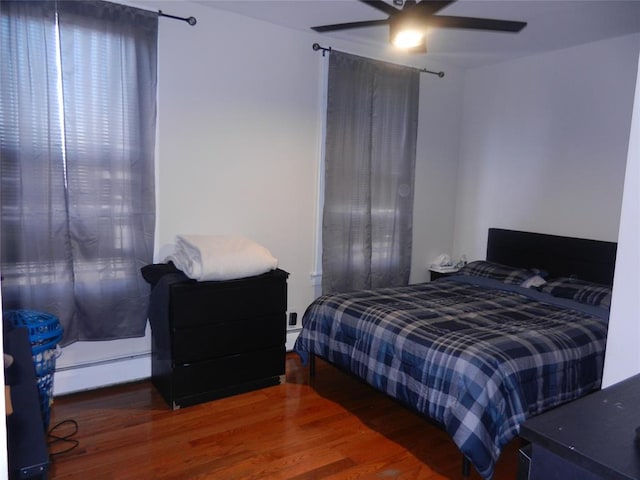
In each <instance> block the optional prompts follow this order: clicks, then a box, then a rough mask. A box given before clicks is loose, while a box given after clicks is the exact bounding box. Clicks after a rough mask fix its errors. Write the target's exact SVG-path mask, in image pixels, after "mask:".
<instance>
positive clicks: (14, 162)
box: [0, 1, 157, 344]
mask: <svg viewBox="0 0 640 480" xmlns="http://www.w3.org/2000/svg"><path fill="white" fill-rule="evenodd" d="M0 12H1V16H0V49H1V51H0V54H1V55H2V58H3V64H2V67H0V80H1V81H2V82H1V86H0V167H1V170H0V186H1V188H2V193H1V197H0V198H1V202H2V204H1V209H0V222H1V223H0V229H1V230H0V253H1V257H0V258H1V261H2V265H1V267H2V275H3V280H2V297H3V307H4V308H26V309H32V310H41V311H46V312H48V313H52V314H54V315H56V316H58V317H59V318H60V321H61V323H62V325H63V327H64V329H65V336H64V338H63V344H68V343H71V342H73V341H76V340H106V339H114V338H126V337H132V336H140V335H143V334H144V327H145V324H146V308H147V297H148V286H147V285H146V283H145V282H144V280H143V279H142V277H141V275H140V268H141V267H142V266H144V265H145V264H147V263H150V262H151V261H152V256H153V232H154V228H155V227H154V224H155V204H154V185H153V182H154V174H153V162H154V148H155V118H156V98H155V97H156V83H157V79H156V77H157V72H156V63H157V52H156V48H157V47H156V44H157V14H155V13H152V12H146V11H144V10H139V9H134V8H130V7H126V6H123V5H117V4H113V3H108V2H101V1H95V2H94V1H89V2H73V1H68V2H67V1H59V2H21V1H3V2H2V3H1V4H0Z"/></svg>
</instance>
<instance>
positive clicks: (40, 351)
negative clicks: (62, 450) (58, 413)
mask: <svg viewBox="0 0 640 480" xmlns="http://www.w3.org/2000/svg"><path fill="white" fill-rule="evenodd" d="M3 317H4V318H6V319H7V320H9V321H10V322H11V323H12V325H13V326H15V327H23V328H26V329H27V331H28V332H29V341H30V342H31V355H32V357H33V363H34V367H35V370H36V377H37V382H38V393H39V396H40V409H41V412H42V421H43V423H44V428H45V430H46V429H47V428H49V419H50V411H51V404H52V403H53V374H54V372H55V369H56V359H57V358H58V357H59V356H60V347H59V346H58V344H59V343H60V341H61V340H62V334H63V333H64V330H63V328H62V325H61V324H60V321H59V320H58V318H57V317H56V316H54V315H51V314H49V313H44V312H37V311H34V310H7V311H6V312H3Z"/></svg>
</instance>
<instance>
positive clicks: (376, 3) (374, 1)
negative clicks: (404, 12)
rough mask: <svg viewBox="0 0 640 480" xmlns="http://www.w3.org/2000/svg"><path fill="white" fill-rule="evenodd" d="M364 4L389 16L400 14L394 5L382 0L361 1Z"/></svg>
mask: <svg viewBox="0 0 640 480" xmlns="http://www.w3.org/2000/svg"><path fill="white" fill-rule="evenodd" d="M360 1H361V2H362V3H366V4H367V5H369V6H370V7H373V8H376V9H378V10H380V11H381V12H384V13H386V14H387V15H393V14H394V13H398V12H400V10H398V9H397V8H396V7H394V6H393V5H389V4H388V3H387V2H383V1H382V0H360Z"/></svg>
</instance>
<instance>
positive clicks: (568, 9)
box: [196, 0, 640, 68]
mask: <svg viewBox="0 0 640 480" xmlns="http://www.w3.org/2000/svg"><path fill="white" fill-rule="evenodd" d="M385 1H387V2H388V3H390V4H391V3H392V0H385ZM196 3H199V4H202V5H206V6H208V7H211V8H219V9H223V10H227V11H230V12H234V13H237V14H241V15H245V16H248V17H252V18H255V19H258V20H263V21H266V22H270V23H274V24H276V25H280V26H284V27H288V28H293V29H297V30H302V31H307V32H311V30H310V27H312V26H318V25H325V24H333V23H344V22H353V21H361V20H379V19H385V18H386V15H385V14H384V13H383V12H381V11H379V10H377V9H375V8H372V7H370V6H368V5H366V4H364V3H362V2H359V1H357V0H200V1H197V2H196ZM438 13H439V14H442V15H457V16H465V17H471V16H473V17H485V18H496V19H503V20H517V21H524V22H527V23H528V25H527V26H526V27H525V28H524V29H523V30H522V31H521V32H520V33H516V34H514V33H500V32H486V31H474V30H457V29H438V30H436V31H433V32H432V33H431V34H430V36H429V37H428V40H427V49H428V53H427V54H412V55H421V56H423V57H424V60H432V61H436V62H439V63H443V64H450V65H457V66H461V67H475V66H479V65H485V64H490V63H495V62H499V61H504V60H507V59H512V58H516V57H521V56H526V55H530V54H534V53H539V52H544V51H550V50H557V49H561V48H566V47H570V46H575V45H579V44H582V43H588V42H592V41H597V40H603V39H606V38H612V37H616V36H621V35H628V34H631V33H635V32H640V0H458V1H457V2H455V3H453V4H451V5H449V6H447V7H445V8H444V9H442V10H441V11H440V12H438ZM316 35H317V37H318V42H320V43H321V44H323V45H325V44H327V45H330V44H331V39H340V40H348V41H351V42H356V43H360V44H363V45H366V46H368V47H375V48H388V35H389V34H388V29H387V27H386V26H379V27H366V28H358V29H353V30H347V31H341V32H332V33H322V34H320V33H317V34H316ZM416 60H418V59H416ZM594 68H597V65H594Z"/></svg>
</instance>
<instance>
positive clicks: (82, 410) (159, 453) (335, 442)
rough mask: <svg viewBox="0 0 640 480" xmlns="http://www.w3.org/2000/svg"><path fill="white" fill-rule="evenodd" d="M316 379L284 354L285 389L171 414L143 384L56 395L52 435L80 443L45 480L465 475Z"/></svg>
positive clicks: (504, 467) (449, 455)
mask: <svg viewBox="0 0 640 480" xmlns="http://www.w3.org/2000/svg"><path fill="white" fill-rule="evenodd" d="M316 369H317V370H316V371H317V374H316V377H315V378H314V379H313V380H312V381H311V382H309V377H308V372H307V369H305V368H303V367H302V366H301V365H300V361H299V359H298V357H297V356H296V355H295V354H288V356H287V383H286V384H282V385H279V386H275V387H269V388H265V389H262V390H258V391H255V392H250V393H246V394H243V395H237V396H234V397H229V398H225V399H220V400H216V401H213V402H208V403H206V404H201V405H196V406H193V407H188V408H183V409H181V410H176V411H171V410H169V408H168V407H167V405H166V404H165V403H164V401H163V400H162V398H161V397H160V395H159V394H158V393H157V392H156V390H155V389H154V387H153V386H152V385H151V383H150V382H149V381H144V382H140V383H134V384H128V385H123V386H117V387H111V388H107V389H102V390H96V391H93V392H86V393H80V394H74V395H68V396H63V397H56V398H55V400H54V404H53V407H52V411H51V426H52V427H53V426H54V425H56V423H57V422H60V421H63V420H68V419H72V420H75V421H76V422H77V424H78V432H77V434H76V435H75V436H74V438H75V439H76V440H78V442H79V445H78V446H77V447H76V448H75V449H73V450H72V451H70V452H67V453H62V454H58V455H53V456H52V458H53V463H52V466H51V469H50V477H49V478H50V479H53V480H62V479H71V478H73V479H91V480H100V479H136V480H146V479H180V480H185V479H223V480H231V479H266V478H268V479H290V480H292V479H430V480H436V479H460V478H461V477H462V475H461V454H460V453H459V451H458V450H457V449H456V447H455V446H454V444H453V443H452V442H451V440H450V439H449V438H448V436H447V435H446V434H444V433H443V432H442V431H440V430H438V429H437V428H435V427H434V426H432V425H431V424H429V423H428V422H426V421H424V420H422V419H421V418H420V417H418V416H417V415H415V414H413V413H411V412H410V411H409V410H407V409H405V408H403V407H401V406H399V405H398V404H397V403H395V402H394V401H392V400H390V399H388V398H387V397H386V396H384V395H381V394H379V393H377V392H375V391H373V390H372V389H371V388H369V387H368V386H366V385H364V384H362V383H360V382H359V381H358V380H355V379H354V378H352V377H349V376H347V375H345V374H343V373H341V372H339V371H338V370H336V369H335V368H334V367H332V366H330V365H328V364H326V363H324V362H322V361H321V360H318V362H317V366H316ZM65 430H67V432H69V431H70V429H69V428H66V427H65V426H64V425H63V426H62V427H61V428H60V429H58V430H57V434H58V435H59V436H61V435H64V434H65ZM518 446H519V442H518V441H517V440H516V441H514V442H512V444H510V445H508V446H507V448H506V450H505V451H504V453H503V455H502V458H501V460H500V462H499V464H498V468H497V472H496V475H495V476H494V479H495V480H515V478H516V470H517V449H518ZM63 448H66V444H65V443H64V442H55V443H53V444H51V445H50V447H49V449H50V452H51V453H54V452H55V451H59V450H61V449H63ZM471 478H472V479H479V478H480V477H479V476H478V475H477V473H476V472H475V471H473V472H472V476H471Z"/></svg>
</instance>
